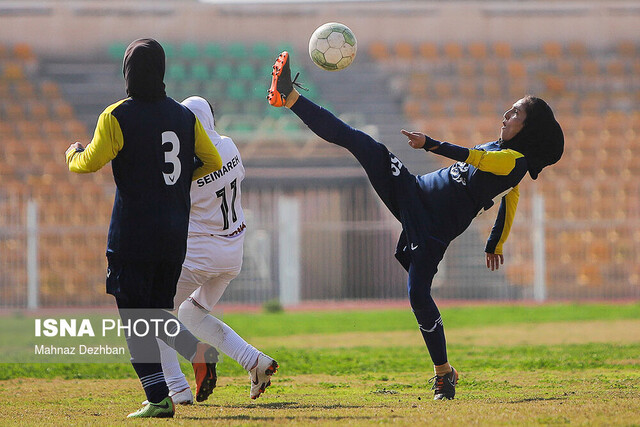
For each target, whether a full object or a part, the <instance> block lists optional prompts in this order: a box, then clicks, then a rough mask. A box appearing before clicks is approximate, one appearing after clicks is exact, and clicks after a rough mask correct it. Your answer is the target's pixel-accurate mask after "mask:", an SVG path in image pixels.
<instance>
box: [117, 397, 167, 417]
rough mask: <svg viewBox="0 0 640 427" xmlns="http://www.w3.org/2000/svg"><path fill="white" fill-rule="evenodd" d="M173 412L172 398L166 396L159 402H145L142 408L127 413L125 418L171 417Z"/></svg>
mask: <svg viewBox="0 0 640 427" xmlns="http://www.w3.org/2000/svg"><path fill="white" fill-rule="evenodd" d="M175 413H176V409H175V406H174V405H173V400H171V398H170V397H169V396H167V397H165V398H164V399H163V400H162V401H161V402H160V403H147V404H146V405H145V406H144V407H143V408H140V409H138V410H137V411H136V412H132V413H131V414H129V415H127V418H173V415H174V414H175Z"/></svg>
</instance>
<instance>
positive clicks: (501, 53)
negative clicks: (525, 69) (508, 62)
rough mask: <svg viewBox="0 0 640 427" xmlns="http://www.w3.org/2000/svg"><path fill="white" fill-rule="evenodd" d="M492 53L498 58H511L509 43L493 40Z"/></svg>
mask: <svg viewBox="0 0 640 427" xmlns="http://www.w3.org/2000/svg"><path fill="white" fill-rule="evenodd" d="M492 50H493V54H494V55H495V56H496V57H497V58H499V59H509V58H511V54H512V51H511V45H510V44H509V43H507V42H495V43H494V44H493V46H492Z"/></svg>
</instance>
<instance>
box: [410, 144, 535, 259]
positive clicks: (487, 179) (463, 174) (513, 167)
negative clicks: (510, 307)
mask: <svg viewBox="0 0 640 427" xmlns="http://www.w3.org/2000/svg"><path fill="white" fill-rule="evenodd" d="M433 152H434V153H436V154H439V155H442V156H445V157H448V158H451V159H453V160H457V163H454V164H453V165H451V166H449V167H447V168H443V169H440V170H438V171H435V172H432V173H429V174H426V175H422V176H417V177H416V179H417V181H418V184H419V186H420V188H421V190H422V191H421V192H420V195H421V199H422V201H423V203H424V204H425V206H427V210H428V211H429V212H430V215H431V216H432V218H431V221H430V223H431V232H432V234H433V236H434V237H435V238H437V239H439V240H441V241H442V242H444V243H445V244H448V243H449V242H450V241H451V240H453V239H454V238H455V237H457V236H458V235H460V234H461V233H462V232H463V231H464V230H466V229H467V227H468V226H469V224H470V223H471V221H472V220H473V219H474V218H475V217H476V216H478V215H480V214H482V213H483V212H484V211H486V210H488V209H489V208H491V207H492V206H493V205H494V204H495V203H496V202H497V201H500V209H499V211H498V216H497V219H496V222H495V224H494V227H493V230H492V232H491V235H490V236H489V239H488V241H487V245H486V248H485V251H486V252H489V253H498V254H501V253H502V244H503V243H504V241H505V240H506V238H507V236H508V234H509V230H510V228H511V224H512V223H513V218H514V215H515V211H516V208H517V205H518V197H519V192H518V183H519V182H520V181H521V180H522V178H523V177H524V175H525V174H526V173H527V161H526V159H525V157H524V156H523V155H522V154H521V153H519V152H517V151H514V150H511V149H503V148H502V147H501V146H500V143H499V142H498V141H495V142H490V143H487V144H483V145H478V146H476V147H474V148H473V149H468V148H465V147H460V146H457V145H453V144H449V143H446V142H442V143H439V146H438V148H436V149H434V150H433Z"/></svg>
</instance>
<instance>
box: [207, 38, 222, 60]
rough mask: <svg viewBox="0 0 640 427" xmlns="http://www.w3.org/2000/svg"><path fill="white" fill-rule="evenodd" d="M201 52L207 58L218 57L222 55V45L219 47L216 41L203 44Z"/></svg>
mask: <svg viewBox="0 0 640 427" xmlns="http://www.w3.org/2000/svg"><path fill="white" fill-rule="evenodd" d="M202 53H203V55H204V57H205V58H207V59H220V58H222V57H223V56H224V52H223V50H222V47H220V45H219V44H218V43H213V42H210V43H207V44H205V45H204V49H203V50H202Z"/></svg>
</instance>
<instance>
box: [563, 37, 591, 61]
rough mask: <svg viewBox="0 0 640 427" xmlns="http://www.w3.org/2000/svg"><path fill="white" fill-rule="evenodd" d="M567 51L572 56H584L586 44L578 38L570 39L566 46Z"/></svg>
mask: <svg viewBox="0 0 640 427" xmlns="http://www.w3.org/2000/svg"><path fill="white" fill-rule="evenodd" d="M567 52H568V53H569V55H571V56H572V57H574V58H584V57H586V56H587V45H586V43H585V42H583V41H580V40H574V41H571V42H569V45H568V46H567Z"/></svg>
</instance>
